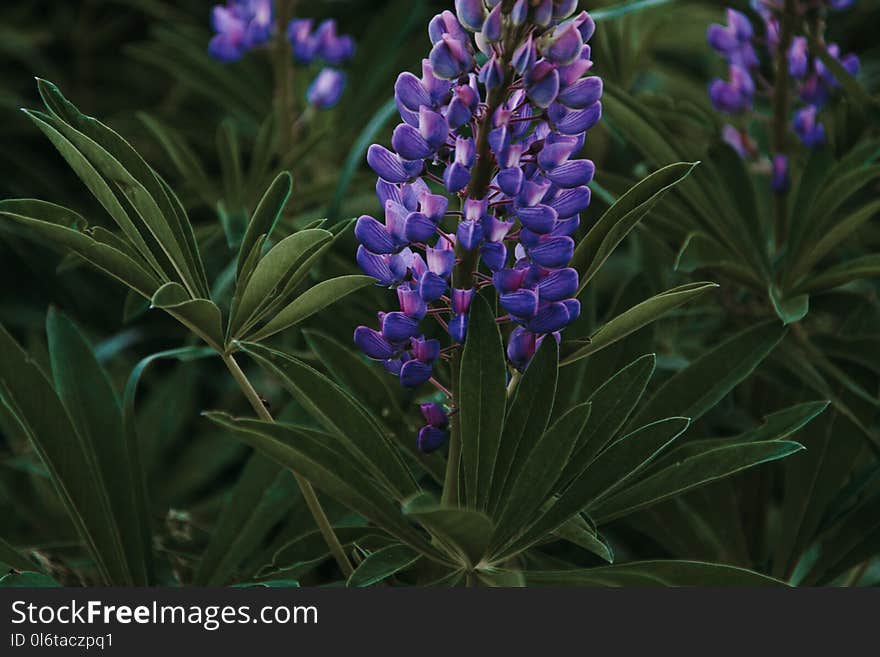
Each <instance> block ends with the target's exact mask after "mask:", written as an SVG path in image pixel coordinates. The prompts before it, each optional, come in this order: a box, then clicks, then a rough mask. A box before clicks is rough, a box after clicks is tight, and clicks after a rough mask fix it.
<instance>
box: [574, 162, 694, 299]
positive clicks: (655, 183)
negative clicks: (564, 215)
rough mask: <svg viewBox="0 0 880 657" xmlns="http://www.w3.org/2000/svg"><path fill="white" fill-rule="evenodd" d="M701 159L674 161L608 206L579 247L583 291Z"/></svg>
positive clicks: (576, 255)
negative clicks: (690, 161)
mask: <svg viewBox="0 0 880 657" xmlns="http://www.w3.org/2000/svg"><path fill="white" fill-rule="evenodd" d="M696 166H697V163H686V162H679V163H677V164H670V165H668V166H666V167H663V168H662V169H659V170H657V171H655V172H654V173H652V174H651V175H650V176H648V177H647V178H645V179H643V180H641V181H640V182H639V183H637V184H636V185H635V186H634V187H632V188H631V189H630V190H629V191H628V192H626V194H624V195H623V196H621V197H620V198H619V199H617V201H615V203H614V204H613V205H612V206H611V207H610V208H608V210H606V212H605V214H603V215H602V217H601V218H600V219H599V221H597V222H596V224H595V225H594V226H593V227H592V228H591V229H590V230H589V232H587V234H586V236H585V237H584V239H582V240H581V242H580V244H578V247H577V249H575V253H574V257H573V258H572V263H571V266H572V267H574V268H575V269H577V270H578V273H579V274H580V287H579V288H578V292H580V291H582V290H583V289H584V288H585V287H586V285H587V283H589V282H590V280H591V279H592V278H593V276H594V275H595V274H596V272H597V271H599V269H600V268H601V267H602V265H603V264H604V262H605V261H606V260H607V259H608V257H609V256H610V255H611V253H612V252H613V251H614V249H615V248H617V245H618V244H620V242H621V241H623V238H624V237H626V236H627V235H628V234H629V232H630V231H631V230H632V229H633V228H635V226H636V224H638V223H639V221H641V220H642V219H643V218H644V217H645V215H647V214H648V213H649V212H650V211H651V210H652V209H653V207H654V205H656V203H657V202H658V201H659V200H660V199H661V198H662V197H663V195H664V194H666V192H668V191H669V190H670V189H672V188H673V187H675V186H676V185H677V184H678V183H680V182H681V181H682V180H684V179H685V178H687V177H688V175H690V173H691V171H693V170H694V167H696Z"/></svg>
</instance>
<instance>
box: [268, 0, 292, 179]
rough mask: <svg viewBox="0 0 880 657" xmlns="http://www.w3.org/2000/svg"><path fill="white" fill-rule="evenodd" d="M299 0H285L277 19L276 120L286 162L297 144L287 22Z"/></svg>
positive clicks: (290, 51)
mask: <svg viewBox="0 0 880 657" xmlns="http://www.w3.org/2000/svg"><path fill="white" fill-rule="evenodd" d="M295 4H296V0H281V2H279V3H278V13H277V18H276V23H275V44H274V58H273V68H274V73H275V120H276V123H277V124H278V125H277V130H278V158H279V159H280V160H281V164H282V165H283V166H286V162H285V160H286V158H287V157H288V156H289V155H290V151H291V149H292V148H293V137H294V125H295V123H296V119H295V117H294V114H295V108H294V103H293V52H292V49H291V47H290V42H289V41H288V40H287V24H288V23H289V22H290V20H291V19H292V18H293V9H294V5H295Z"/></svg>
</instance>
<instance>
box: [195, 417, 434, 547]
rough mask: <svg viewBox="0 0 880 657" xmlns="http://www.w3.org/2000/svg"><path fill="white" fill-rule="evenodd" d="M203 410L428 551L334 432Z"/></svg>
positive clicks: (256, 446) (337, 497) (285, 463)
mask: <svg viewBox="0 0 880 657" xmlns="http://www.w3.org/2000/svg"><path fill="white" fill-rule="evenodd" d="M205 415H206V417H208V418H209V419H210V420H212V421H214V422H216V423H217V424H219V425H221V426H223V427H226V428H227V429H230V430H232V431H234V432H235V433H236V434H237V435H238V437H239V438H240V439H241V440H242V441H244V442H245V443H246V444H248V445H250V446H251V447H253V448H254V449H256V450H259V451H260V453H262V454H264V455H265V456H267V457H269V458H271V459H272V460H274V461H275V462H277V463H279V464H281V465H282V466H283V467H285V468H289V469H290V470H292V471H294V472H296V473H298V474H300V475H302V476H303V477H305V478H306V479H308V480H309V482H311V483H312V484H313V485H314V486H315V487H316V488H318V489H320V490H322V491H324V492H325V493H327V495H329V496H330V497H332V498H334V499H336V500H337V501H339V502H341V503H342V504H344V505H346V506H347V507H349V508H350V509H352V510H353V511H355V512H357V513H359V514H361V515H362V516H364V517H365V518H368V519H369V520H371V521H373V522H375V523H376V524H377V525H378V526H379V527H381V528H383V529H384V530H385V531H387V532H388V533H390V534H391V535H393V536H395V537H397V538H398V540H400V541H401V542H403V543H406V544H407V545H410V546H411V547H413V548H415V549H418V550H420V551H422V552H425V551H427V552H428V553H430V551H431V549H430V546H429V545H428V544H427V543H426V542H425V541H424V539H423V538H422V537H421V535H420V534H418V533H417V532H416V531H415V530H414V529H413V528H412V527H410V526H409V525H408V524H407V523H406V522H405V521H404V518H403V516H402V515H401V514H400V510H399V509H398V508H397V506H395V505H394V504H392V503H391V501H390V498H389V496H388V494H387V492H386V490H385V488H384V487H383V486H381V485H380V484H379V483H378V482H376V481H375V480H374V479H373V478H371V477H370V476H369V474H367V473H364V472H363V469H362V468H360V467H359V465H358V464H356V463H355V462H353V461H352V459H351V458H350V457H349V456H348V455H347V454H345V453H344V452H342V451H338V450H337V449H336V448H335V446H333V440H332V437H331V436H328V435H326V434H318V433H317V432H314V431H311V430H308V429H306V428H304V427H298V426H294V425H290V424H283V423H279V422H276V423H269V422H262V421H260V420H248V419H243V418H233V417H231V416H229V415H227V414H225V413H217V412H213V413H206V414H205Z"/></svg>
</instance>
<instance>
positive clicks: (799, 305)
mask: <svg viewBox="0 0 880 657" xmlns="http://www.w3.org/2000/svg"><path fill="white" fill-rule="evenodd" d="M767 295H768V296H769V297H770V302H771V303H772V304H773V310H775V311H776V316H777V317H779V319H781V320H782V323H783V325H785V326H788V325H789V324H793V323H794V322H799V321H801V320H802V319H803V318H804V317H806V316H807V313H808V312H809V311H810V295H808V294H798V295H795V296H785V297H783V296H782V295H780V292H779V290H778V289H777V287H776V286H775V285H773V284H771V285H770V286H769V287H768V289H767Z"/></svg>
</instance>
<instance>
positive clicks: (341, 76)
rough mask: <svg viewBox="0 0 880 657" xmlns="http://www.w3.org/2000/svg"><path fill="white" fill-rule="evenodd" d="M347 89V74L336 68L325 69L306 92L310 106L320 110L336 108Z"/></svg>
mask: <svg viewBox="0 0 880 657" xmlns="http://www.w3.org/2000/svg"><path fill="white" fill-rule="evenodd" d="M343 89H345V73H343V72H342V71H337V70H336V69H335V68H325V69H323V70H322V71H321V72H320V73H318V75H317V76H316V77H315V79H314V80H312V83H311V84H310V85H309V89H308V91H307V92H306V99H307V100H308V101H309V104H310V105H314V106H315V107H317V108H318V109H330V108H331V107H335V106H336V104H337V103H338V102H339V99H340V98H341V97H342V91H343Z"/></svg>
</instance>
